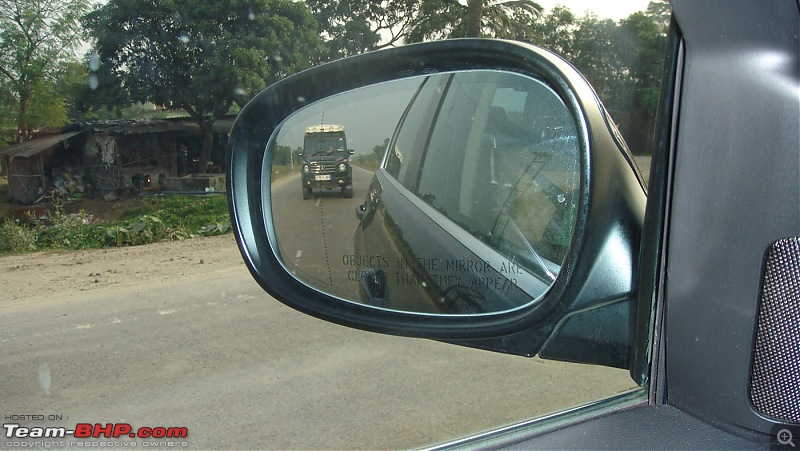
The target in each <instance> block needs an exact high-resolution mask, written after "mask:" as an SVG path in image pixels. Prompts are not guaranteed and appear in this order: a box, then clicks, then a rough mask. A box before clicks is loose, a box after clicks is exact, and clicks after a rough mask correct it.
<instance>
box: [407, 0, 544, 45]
mask: <svg viewBox="0 0 800 451" xmlns="http://www.w3.org/2000/svg"><path fill="white" fill-rule="evenodd" d="M541 14H542V7H541V6H540V5H539V4H538V3H536V2H534V1H531V0H469V2H468V4H467V5H464V4H462V3H460V2H459V1H457V0H431V1H426V2H423V3H422V5H420V8H419V11H418V12H417V14H416V16H415V19H414V22H413V23H412V25H411V27H412V29H411V31H410V32H409V37H408V40H409V41H411V42H421V41H426V40H432V39H447V38H457V37H479V36H485V37H494V38H513V37H515V35H516V32H517V29H518V28H520V27H522V26H524V24H526V23H530V22H531V21H533V20H535V19H536V18H538V17H539V16H540V15H541Z"/></svg>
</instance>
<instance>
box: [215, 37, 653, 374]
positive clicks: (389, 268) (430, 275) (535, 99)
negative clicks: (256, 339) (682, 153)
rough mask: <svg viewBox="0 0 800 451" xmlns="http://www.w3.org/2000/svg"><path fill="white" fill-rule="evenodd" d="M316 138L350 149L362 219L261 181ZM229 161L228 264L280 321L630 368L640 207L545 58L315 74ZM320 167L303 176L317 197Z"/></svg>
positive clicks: (625, 159)
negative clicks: (325, 130) (287, 318)
mask: <svg viewBox="0 0 800 451" xmlns="http://www.w3.org/2000/svg"><path fill="white" fill-rule="evenodd" d="M323 120H324V121H326V123H337V124H342V125H341V126H342V127H343V128H344V130H345V131H346V133H347V139H348V143H349V145H350V146H352V149H351V150H350V151H349V153H350V154H351V155H353V157H352V158H351V159H350V162H351V164H352V165H353V168H352V186H351V187H350V190H351V191H350V193H351V195H352V192H353V191H352V190H353V189H355V190H356V191H357V192H359V193H360V194H359V196H360V198H359V199H349V198H347V197H346V196H345V197H344V198H342V197H340V196H333V195H330V196H329V195H327V193H326V192H321V193H320V194H319V195H318V196H317V199H318V202H316V203H309V202H306V203H303V202H302V200H300V201H298V199H301V197H300V194H301V192H300V191H301V189H303V187H301V185H300V182H299V181H298V180H299V178H300V174H299V172H297V174H295V175H294V176H291V177H288V178H280V177H282V176H279V173H280V174H285V173H286V172H287V171H277V170H276V168H277V167H278V165H280V164H285V162H281V161H279V159H278V157H277V155H279V154H280V150H281V149H287V148H288V149H291V148H297V147H298V146H299V147H302V136H303V133H302V131H303V130H305V129H306V128H307V127H308V126H310V125H315V124H320V123H322V121H323ZM228 159H229V164H228V165H227V166H228V177H227V180H228V190H229V193H230V195H229V206H230V211H231V217H232V223H233V225H234V231H235V234H236V238H237V242H238V244H239V248H240V250H241V252H242V256H243V258H244V260H245V263H246V264H247V267H248V269H249V270H250V272H251V274H252V275H253V277H254V278H255V279H256V280H257V281H258V283H259V284H260V285H261V286H262V287H263V288H264V289H265V290H266V291H267V292H268V293H270V294H271V295H272V296H274V297H275V298H276V299H278V300H280V301H281V302H284V303H285V304H287V305H289V306H291V307H293V308H295V309H297V310H300V311H302V312H305V313H308V314H311V315H314V316H317V317H319V318H322V319H326V320H329V321H333V322H336V323H339V324H343V325H346V326H350V327H356V328H360V329H364V330H370V331H375V332H382V333H389V334H397V335H405V336H415V337H423V338H431V339H437V340H443V341H448V342H454V343H458V344H463V345H468V346H474V347H479V348H485V349H491V350H496V351H500V352H508V353H514V354H520V355H526V356H532V355H536V354H540V355H542V356H543V357H546V358H555V359H561V360H572V361H580V362H587V363H596V364H603V365H608V366H616V367H621V368H626V367H627V366H628V359H629V354H630V352H629V348H630V336H631V334H632V327H633V326H632V318H634V317H635V316H634V314H633V313H634V309H635V308H636V307H637V306H636V304H635V303H634V302H633V293H634V290H633V288H634V287H633V280H634V271H635V269H636V261H637V257H638V249H639V238H640V235H641V229H642V223H643V217H644V206H645V201H646V195H645V190H644V186H643V183H642V180H641V176H640V175H639V174H638V172H637V170H636V169H635V165H634V164H633V162H632V157H631V155H630V152H629V151H628V149H627V147H626V146H625V143H624V142H623V141H622V139H621V137H620V135H619V133H618V132H617V130H616V128H615V126H614V125H613V122H612V121H611V119H610V118H609V117H608V115H607V114H606V112H605V110H604V108H603V106H602V104H601V103H600V101H599V99H598V98H597V96H596V94H595V92H594V91H593V89H592V88H591V86H590V85H589V84H588V82H587V81H586V80H585V79H584V78H583V76H581V75H580V73H578V72H577V71H576V70H575V68H574V67H573V66H571V65H570V64H569V63H567V62H565V61H564V60H563V59H561V58H560V57H558V56H556V55H555V54H552V53H550V52H548V51H546V50H543V49H541V48H537V47H534V46H530V45H525V44H520V43H514V42H506V41H497V40H481V39H466V40H449V41H442V42H434V43H424V44H417V45H409V46H404V47H401V48H396V49H388V50H383V51H378V52H373V53H368V54H363V55H358V56H355V57H351V58H346V59H344V60H340V61H337V62H333V63H329V64H326V65H322V66H319V67H316V68H314V69H310V70H307V71H305V72H301V73H299V74H296V75H293V76H291V77H288V78H286V79H284V80H282V81H280V82H278V83H276V84H274V85H272V86H270V87H269V88H267V89H266V90H264V91H263V92H261V93H260V94H258V95H257V96H256V97H255V98H253V99H252V100H251V101H250V102H249V103H248V104H247V105H246V106H245V107H244V108H243V109H242V111H241V112H240V114H239V116H238V118H237V120H236V122H235V124H234V126H233V129H232V132H231V137H230V140H229V144H228ZM334 166H336V165H335V164H334V165H332V166H331V167H330V168H327V167H326V166H325V165H324V164H320V165H319V166H316V167H315V168H313V171H317V172H315V174H317V176H318V177H320V180H322V179H325V180H330V177H334V176H335V171H336V168H335V167H334ZM341 169H342V168H341V167H339V170H341ZM304 170H307V169H304ZM348 170H349V169H348ZM327 171H331V172H330V173H329V172H327ZM295 179H298V180H295ZM303 196H304V197H303V198H306V197H305V196H306V194H305V193H303ZM352 208H355V209H356V218H353V215H352V211H353V210H352Z"/></svg>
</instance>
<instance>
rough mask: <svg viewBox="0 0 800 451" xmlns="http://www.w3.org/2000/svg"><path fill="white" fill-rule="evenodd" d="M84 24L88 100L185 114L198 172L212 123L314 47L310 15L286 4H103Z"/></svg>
mask: <svg viewBox="0 0 800 451" xmlns="http://www.w3.org/2000/svg"><path fill="white" fill-rule="evenodd" d="M85 22H86V26H87V29H88V30H89V31H90V36H91V37H92V38H93V40H94V52H95V56H94V57H93V59H92V60H91V62H90V69H92V73H91V74H90V86H91V87H94V88H95V89H94V93H93V94H94V96H95V98H96V99H97V100H96V101H97V102H99V103H102V104H105V105H107V106H110V107H117V108H119V107H121V106H123V105H126V104H129V103H131V102H142V103H144V102H152V103H154V104H157V105H164V106H168V107H174V108H181V109H183V110H185V111H186V112H187V113H188V114H189V116H190V117H191V118H192V119H193V120H194V121H195V122H196V123H197V124H198V125H199V126H200V128H201V130H202V131H203V148H202V152H201V157H200V160H201V167H202V166H204V165H205V164H206V163H207V162H209V160H210V154H211V146H212V143H213V134H212V125H213V123H214V122H215V121H217V120H218V119H220V118H222V117H224V116H225V115H226V114H227V113H228V111H229V110H230V109H231V107H232V106H233V105H234V104H235V103H238V104H239V105H242V104H244V102H246V101H247V100H249V99H250V98H251V97H252V96H253V95H254V94H256V93H257V92H258V91H260V90H261V89H263V88H264V87H266V86H267V85H269V84H271V83H273V82H275V81H277V80H279V79H281V78H283V77H285V76H287V75H289V74H292V73H294V72H296V71H298V70H300V69H304V68H306V67H308V66H309V65H310V63H311V59H312V56H313V54H314V53H315V52H316V51H317V48H318V45H319V37H318V36H317V33H316V31H315V30H316V23H315V21H314V18H313V16H312V15H311V12H310V11H309V9H308V8H307V7H306V6H305V5H304V4H303V3H298V2H294V1H290V0H221V1H214V2H207V1H205V0H161V1H152V0H110V1H109V2H108V3H107V4H105V5H104V6H101V7H99V8H97V9H96V10H94V11H93V12H91V13H90V14H88V15H87V16H86V20H85Z"/></svg>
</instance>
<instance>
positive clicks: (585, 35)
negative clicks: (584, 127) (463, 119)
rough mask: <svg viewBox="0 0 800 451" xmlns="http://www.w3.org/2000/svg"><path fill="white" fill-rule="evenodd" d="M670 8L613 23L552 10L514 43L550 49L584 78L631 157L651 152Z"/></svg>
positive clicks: (652, 8)
mask: <svg viewBox="0 0 800 451" xmlns="http://www.w3.org/2000/svg"><path fill="white" fill-rule="evenodd" d="M669 11H670V10H669V4H668V3H667V2H666V1H665V0H656V1H652V2H650V5H649V6H648V8H647V10H646V11H644V12H636V13H633V14H631V15H630V16H628V17H626V18H624V19H622V20H620V21H618V22H615V21H613V20H610V19H600V18H598V17H597V16H595V15H592V14H588V15H584V16H583V17H577V16H575V14H573V13H572V11H570V10H568V9H566V8H564V7H556V8H554V9H552V10H551V11H550V12H549V13H548V14H546V15H544V16H543V17H542V18H541V20H539V21H537V22H533V23H530V24H529V26H528V27H523V28H519V29H517V31H516V36H515V37H516V38H517V39H520V40H524V41H529V42H532V43H534V44H537V45H541V46H542V47H545V48H548V49H550V50H552V51H554V52H556V53H558V54H560V55H562V56H563V57H564V58H565V59H567V60H568V61H570V62H571V63H572V64H574V65H575V67H577V68H578V70H580V71H581V73H583V75H584V76H586V78H587V79H588V80H589V82H590V83H591V84H592V86H593V87H594V88H595V90H596V91H597V94H598V96H599V97H600V99H601V100H602V101H603V103H604V104H605V106H606V108H608V110H609V111H610V112H611V116H612V117H613V118H614V119H615V120H616V121H617V122H618V126H619V128H620V130H621V131H622V134H623V135H624V136H625V139H626V140H627V141H628V144H629V145H630V147H631V150H632V151H633V152H635V153H640V152H644V151H645V150H646V149H648V148H649V144H650V143H651V140H652V132H653V130H654V127H655V113H656V108H657V106H658V99H659V93H660V91H661V76H662V70H663V65H664V52H665V46H666V36H667V26H668V23H669Z"/></svg>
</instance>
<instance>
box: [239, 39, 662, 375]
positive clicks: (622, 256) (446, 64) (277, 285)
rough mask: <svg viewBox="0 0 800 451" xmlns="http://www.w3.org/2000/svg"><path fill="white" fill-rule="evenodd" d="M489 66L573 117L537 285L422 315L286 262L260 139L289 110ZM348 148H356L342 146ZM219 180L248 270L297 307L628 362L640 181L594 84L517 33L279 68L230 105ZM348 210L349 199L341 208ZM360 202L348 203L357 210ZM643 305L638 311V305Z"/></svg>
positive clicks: (483, 343) (524, 350) (447, 336)
mask: <svg viewBox="0 0 800 451" xmlns="http://www.w3.org/2000/svg"><path fill="white" fill-rule="evenodd" d="M481 70H492V71H502V72H509V73H514V74H519V75H521V76H526V77H532V78H535V79H537V80H541V81H543V82H545V83H547V84H548V86H549V87H550V89H552V90H553V91H554V92H555V93H556V94H557V95H558V96H559V97H560V98H561V99H562V101H563V102H564V104H565V105H566V106H567V107H568V109H569V111H570V114H571V115H572V118H573V120H574V122H575V123H576V124H577V141H578V145H579V149H580V163H579V165H580V174H581V175H580V190H579V193H578V199H577V203H578V207H577V218H576V223H575V233H574V234H573V236H572V238H571V241H570V243H569V247H568V249H567V251H566V257H565V258H564V262H563V264H562V267H561V271H560V272H559V273H558V276H557V278H556V279H555V281H554V282H553V284H552V286H550V288H549V289H548V290H547V291H546V293H545V294H544V295H542V296H540V297H539V298H537V299H534V300H533V301H532V302H530V303H529V304H527V305H524V306H521V307H519V308H515V309H510V310H506V311H500V312H492V313H490V314H475V315H430V314H421V313H412V312H406V311H398V310H391V309H384V308H376V307H373V306H369V305H364V304H361V303H357V302H350V301H348V300H344V299H341V298H337V297H335V296H332V295H330V294H328V293H326V292H324V291H323V290H320V289H318V288H316V287H312V286H310V285H309V284H308V283H305V282H304V281H301V280H299V279H298V278H296V277H295V276H293V275H292V274H291V273H290V272H289V271H287V269H286V267H285V265H284V263H283V261H282V260H281V257H280V252H279V248H278V244H277V241H276V236H275V225H274V222H273V218H272V211H273V210H272V207H273V206H272V199H271V197H270V186H271V182H272V180H271V176H272V175H271V171H270V167H271V162H272V160H271V158H272V155H271V154H270V152H269V151H268V147H269V146H268V143H269V142H270V139H271V138H272V136H273V133H274V132H275V131H276V130H277V129H278V127H279V126H280V124H281V123H282V122H283V121H284V120H285V119H286V118H287V117H289V116H290V115H291V114H292V113H294V112H295V111H298V110H299V109H301V108H303V107H305V106H307V105H310V104H313V103H314V102H317V101H319V100H322V99H325V98H328V97H330V96H333V95H336V94H339V93H342V92H346V91H350V90H353V89H358V88H361V87H364V86H372V85H377V84H380V83H384V82H388V81H392V80H399V79H405V78H408V77H414V76H425V75H430V74H438V73H445V72H465V71H481ZM348 153H349V154H350V155H352V154H353V153H354V152H353V151H352V150H349V152H348ZM228 162H229V164H228V165H227V166H228V174H227V176H228V177H227V183H228V192H229V208H230V212H231V219H232V224H233V229H234V232H235V235H236V239H237V242H238V245H239V249H240V251H241V253H242V256H243V258H244V261H245V263H246V264H247V267H248V269H249V270H250V272H251V274H252V275H253V277H254V278H255V280H256V281H258V283H259V284H260V285H261V286H262V287H263V288H264V290H265V291H267V292H268V293H270V294H271V295H272V296H274V297H275V298H276V299H278V300H280V301H281V302H283V303H285V304H287V305H289V306H290V307H293V308H295V309H297V310H299V311H302V312H305V313H307V314H310V315H313V316H316V317H318V318H321V319H325V320H328V321H332V322H335V323H338V324H342V325H345V326H349V327H355V328H359V329H364V330H369V331H374V332H380V333H388V334H395V335H403V336H413V337H421V338H429V339H436V340H443V341H448V342H453V343H457V344H462V345H467V346H473V347H479V348H484V349H490V350H494V351H499V352H507V353H514V354H520V355H526V356H532V355H536V354H538V353H541V355H542V356H543V357H545V358H555V359H560V360H571V361H581V362H587V363H596V364H602V365H608V366H616V367H621V368H627V367H628V365H629V364H628V359H629V355H630V352H629V348H630V335H631V330H632V327H633V325H632V321H633V320H632V318H635V317H637V315H634V314H633V312H634V310H635V309H637V308H650V307H649V300H643V301H642V302H641V303H637V302H634V298H633V296H634V293H635V290H634V288H635V287H634V286H633V284H634V283H633V281H634V280H635V278H634V272H635V270H636V267H637V259H638V250H639V240H640V237H641V230H642V224H643V220H644V207H645V202H646V194H645V188H644V183H643V181H642V178H641V176H640V175H639V173H638V171H637V169H636V167H635V164H634V163H633V159H632V157H631V155H630V152H629V150H628V149H627V147H626V145H625V143H624V142H623V140H622V138H621V137H620V135H619V133H618V132H617V131H616V128H615V126H614V125H613V122H612V121H611V119H610V118H609V116H608V115H607V113H606V111H605V109H604V108H603V106H602V104H601V102H600V101H599V99H598V98H597V96H596V94H595V92H594V91H593V89H592V88H591V86H590V85H589V83H588V82H587V81H586V80H585V79H584V78H583V76H582V75H581V74H580V73H579V72H578V71H577V70H576V69H575V68H574V67H573V66H571V65H570V64H569V63H567V62H566V61H564V60H563V59H561V58H560V57H558V56H557V55H554V54H552V53H550V52H548V51H546V50H543V49H540V48H537V47H534V46H530V45H525V44H521V43H516V42H509V41H499V40H486V39H463V40H448V41H441V42H434V43H424V44H415V45H408V46H404V47H400V48H394V49H388V50H383V51H377V52H372V53H367V54H363V55H358V56H354V57H351V58H346V59H344V60H340V61H336V62H333V63H329V64H325V65H322V66H319V67H316V68H313V69H310V70H307V71H304V72H301V73H298V74H296V75H293V76H291V77H288V78H286V79H284V80H282V81H280V82H278V83H276V84H274V85H272V86H270V87H268V88H267V89H265V90H264V91H262V92H261V93H260V94H258V95H257V96H256V97H254V98H253V99H252V100H251V101H250V102H249V103H248V104H247V105H246V106H245V107H244V108H243V109H242V111H241V112H240V114H239V117H238V118H237V120H236V122H235V124H234V126H233V129H232V132H231V137H230V140H229V144H228ZM350 211H352V210H350ZM363 214H364V211H363V210H359V209H358V207H357V210H356V217H357V218H358V219H362V218H363V216H362V215H363ZM645 316H647V315H645Z"/></svg>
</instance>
